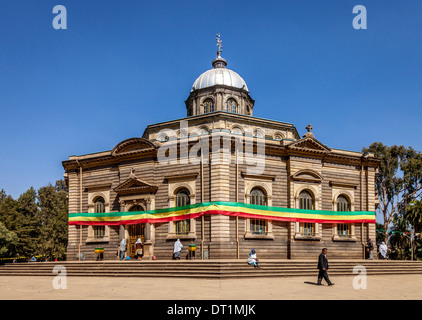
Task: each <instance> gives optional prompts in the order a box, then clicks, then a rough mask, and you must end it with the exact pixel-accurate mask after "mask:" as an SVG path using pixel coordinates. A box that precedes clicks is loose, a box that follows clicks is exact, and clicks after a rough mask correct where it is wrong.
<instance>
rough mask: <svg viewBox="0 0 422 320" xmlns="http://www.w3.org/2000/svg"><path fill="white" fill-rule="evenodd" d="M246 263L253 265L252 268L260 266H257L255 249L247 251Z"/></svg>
mask: <svg viewBox="0 0 422 320" xmlns="http://www.w3.org/2000/svg"><path fill="white" fill-rule="evenodd" d="M248 264H249V265H253V266H254V268H260V266H259V260H258V258H257V257H256V251H255V249H252V250H251V252H250V253H249V257H248Z"/></svg>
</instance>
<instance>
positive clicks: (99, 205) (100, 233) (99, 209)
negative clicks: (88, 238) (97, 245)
mask: <svg viewBox="0 0 422 320" xmlns="http://www.w3.org/2000/svg"><path fill="white" fill-rule="evenodd" d="M94 212H95V213H104V212H105V200H104V198H103V197H98V198H97V199H96V200H95V202H94ZM93 230H94V238H95V239H103V238H104V235H105V226H93Z"/></svg>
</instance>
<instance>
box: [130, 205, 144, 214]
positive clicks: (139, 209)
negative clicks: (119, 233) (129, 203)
mask: <svg viewBox="0 0 422 320" xmlns="http://www.w3.org/2000/svg"><path fill="white" fill-rule="evenodd" d="M129 211H132V212H133V211H144V208H143V207H142V206H140V205H139V204H137V205H135V206H133V207H132V208H130V210H129Z"/></svg>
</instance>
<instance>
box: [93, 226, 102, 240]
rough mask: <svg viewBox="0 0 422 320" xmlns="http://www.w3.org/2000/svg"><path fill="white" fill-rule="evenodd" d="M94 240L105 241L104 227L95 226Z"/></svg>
mask: <svg viewBox="0 0 422 320" xmlns="http://www.w3.org/2000/svg"><path fill="white" fill-rule="evenodd" d="M93 229H94V239H103V238H104V235H105V227H104V226H94V227H93Z"/></svg>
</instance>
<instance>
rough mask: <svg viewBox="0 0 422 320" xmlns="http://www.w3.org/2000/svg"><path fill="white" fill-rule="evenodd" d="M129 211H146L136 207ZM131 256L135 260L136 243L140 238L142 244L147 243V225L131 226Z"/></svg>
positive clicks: (129, 229)
mask: <svg viewBox="0 0 422 320" xmlns="http://www.w3.org/2000/svg"><path fill="white" fill-rule="evenodd" d="M129 211H144V208H143V207H142V206H139V205H136V206H133V207H132V208H130V210H129ZM128 231H129V250H128V251H129V256H130V257H131V258H133V257H134V256H135V242H136V240H138V239H139V238H140V239H141V241H142V243H144V242H145V224H144V223H139V224H132V225H129V228H128Z"/></svg>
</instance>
